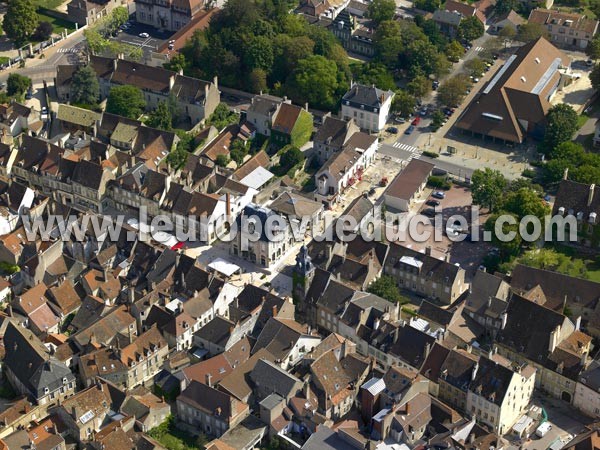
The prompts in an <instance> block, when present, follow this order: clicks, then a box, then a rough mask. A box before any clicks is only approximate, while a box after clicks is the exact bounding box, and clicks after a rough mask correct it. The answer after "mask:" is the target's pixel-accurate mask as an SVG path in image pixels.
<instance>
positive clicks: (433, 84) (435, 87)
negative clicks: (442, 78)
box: [431, 80, 440, 91]
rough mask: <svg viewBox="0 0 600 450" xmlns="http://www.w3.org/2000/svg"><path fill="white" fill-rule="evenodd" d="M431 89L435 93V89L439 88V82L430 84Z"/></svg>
mask: <svg viewBox="0 0 600 450" xmlns="http://www.w3.org/2000/svg"><path fill="white" fill-rule="evenodd" d="M431 87H432V88H433V90H434V91H435V90H437V88H439V87H440V82H439V81H437V80H436V81H434V82H433V83H432V85H431Z"/></svg>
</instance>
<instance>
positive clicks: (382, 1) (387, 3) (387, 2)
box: [368, 0, 396, 24]
mask: <svg viewBox="0 0 600 450" xmlns="http://www.w3.org/2000/svg"><path fill="white" fill-rule="evenodd" d="M368 14H369V18H371V19H372V20H373V21H374V22H375V23H377V24H379V23H381V22H383V21H386V20H392V19H393V18H394V15H395V14H396V2H395V1H394V0H373V1H372V2H371V3H370V4H369V9H368Z"/></svg>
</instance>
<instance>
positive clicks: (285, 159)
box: [279, 145, 304, 174]
mask: <svg viewBox="0 0 600 450" xmlns="http://www.w3.org/2000/svg"><path fill="white" fill-rule="evenodd" d="M303 161H304V153H302V152H301V151H300V149H298V147H294V146H292V145H290V146H288V147H287V148H286V149H283V152H282V153H281V157H280V158H279V166H280V168H281V169H280V170H281V173H282V174H285V173H287V172H288V171H289V170H290V169H292V168H293V167H296V166H297V165H299V164H301V163H302V162H303Z"/></svg>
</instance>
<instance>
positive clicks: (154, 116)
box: [146, 100, 173, 131]
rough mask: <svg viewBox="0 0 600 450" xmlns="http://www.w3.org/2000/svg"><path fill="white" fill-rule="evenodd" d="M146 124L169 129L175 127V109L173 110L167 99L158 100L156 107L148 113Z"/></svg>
mask: <svg viewBox="0 0 600 450" xmlns="http://www.w3.org/2000/svg"><path fill="white" fill-rule="evenodd" d="M146 125H148V126H149V127H151V128H158V129H161V130H167V131H168V130H170V129H171V128H173V111H171V108H170V107H169V102H168V101H167V100H165V101H162V102H158V105H156V108H154V110H153V111H151V112H150V114H148V120H146Z"/></svg>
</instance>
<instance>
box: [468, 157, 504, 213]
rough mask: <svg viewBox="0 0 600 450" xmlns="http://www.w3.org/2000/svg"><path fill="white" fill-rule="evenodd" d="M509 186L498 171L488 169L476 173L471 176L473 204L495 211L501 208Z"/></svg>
mask: <svg viewBox="0 0 600 450" xmlns="http://www.w3.org/2000/svg"><path fill="white" fill-rule="evenodd" d="M507 185H508V183H507V181H506V178H504V175H502V174H501V173H500V171H498V170H493V169H490V168H489V167H486V168H485V169H483V170H481V169H478V170H476V171H474V172H473V175H472V176H471V192H472V195H473V203H474V204H476V205H480V206H483V207H484V208H487V209H489V210H490V211H494V210H495V209H496V208H497V207H498V206H499V204H500V202H501V199H502V193H503V192H504V189H505V188H506V186H507Z"/></svg>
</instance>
